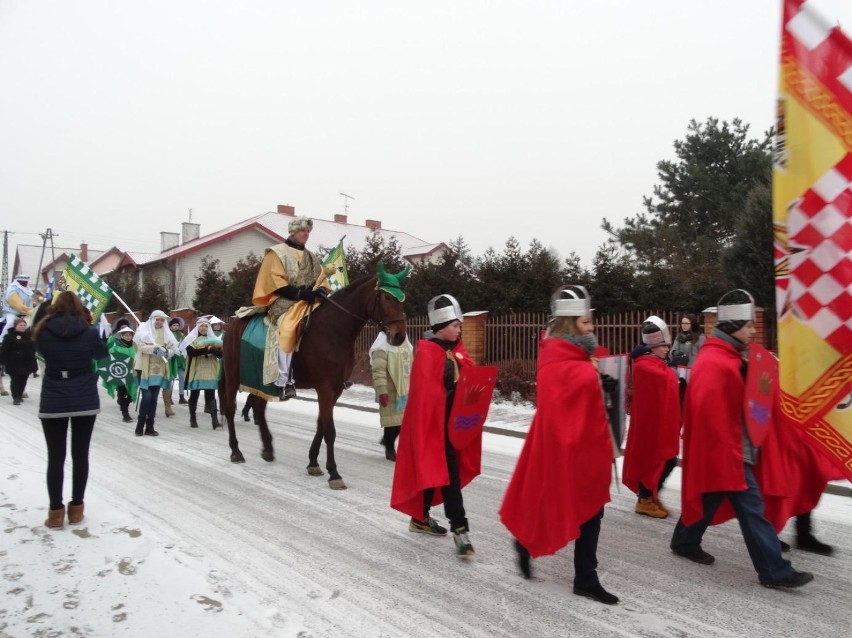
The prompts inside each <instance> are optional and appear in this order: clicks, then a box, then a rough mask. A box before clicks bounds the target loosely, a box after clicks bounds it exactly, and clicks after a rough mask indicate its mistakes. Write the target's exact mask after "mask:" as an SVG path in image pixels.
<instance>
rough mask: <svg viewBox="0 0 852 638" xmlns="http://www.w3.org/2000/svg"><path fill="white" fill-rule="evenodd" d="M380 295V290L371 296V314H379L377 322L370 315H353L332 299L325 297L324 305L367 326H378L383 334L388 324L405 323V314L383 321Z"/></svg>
mask: <svg viewBox="0 0 852 638" xmlns="http://www.w3.org/2000/svg"><path fill="white" fill-rule="evenodd" d="M381 294H382V291H381V290H376V294H375V295H374V296H373V312H372V313H371V314H377V311H378V314H379V317H380V318H379V320H378V321H376V320H375V319H373V317H372V316H370V315H368V316H367V317H361V316H359V315H357V314H355V313H354V312H352V311H351V310H349V308H344V307H343V306H341V305H340V304H339V303H337V301H335V300H334V298H333V297H326V298H325V302H324V303H330V304H331V305H333V306H335V307H336V308H339V309H340V310H342V311H343V312H345V313H346V314H347V315H349V316H350V317H354V318H355V319H357V320H358V321H363V322H364V323H365V324H366V323H368V324H371V325H374V326H378V328H379V330H381V331H383V332H385V331H387V329H388V326H389V325H390V324H392V323H400V322H403V321H405V320H406V316H405V313H403V314H402V317H398V318H395V319H385V318H384V317H382V316H381V308H379V295H381Z"/></svg>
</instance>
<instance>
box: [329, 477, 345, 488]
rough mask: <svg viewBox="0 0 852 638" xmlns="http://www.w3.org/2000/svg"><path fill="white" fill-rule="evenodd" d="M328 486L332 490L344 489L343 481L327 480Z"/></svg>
mask: <svg viewBox="0 0 852 638" xmlns="http://www.w3.org/2000/svg"><path fill="white" fill-rule="evenodd" d="M328 486H329V487H330V488H331V489H333V490H345V489H346V483H344V482H343V479H329V481H328Z"/></svg>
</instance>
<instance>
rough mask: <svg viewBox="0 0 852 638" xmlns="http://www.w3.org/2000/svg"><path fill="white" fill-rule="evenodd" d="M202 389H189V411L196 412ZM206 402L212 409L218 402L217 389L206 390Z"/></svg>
mask: <svg viewBox="0 0 852 638" xmlns="http://www.w3.org/2000/svg"><path fill="white" fill-rule="evenodd" d="M201 392H202V391H201V390H190V391H189V413H190V414H195V410H196V408H197V407H198V396H199V395H200V394H201ZM204 403H205V404H206V405H210V406H211V407H210V409H211V410H212V409H213V407H212V406H214V405H215V404H216V390H204Z"/></svg>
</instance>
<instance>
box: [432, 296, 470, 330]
mask: <svg viewBox="0 0 852 638" xmlns="http://www.w3.org/2000/svg"><path fill="white" fill-rule="evenodd" d="M438 299H447V300H449V302H450V305H449V306H444V307H442V308H436V307H435V302H436V301H438ZM427 312H428V317H429V325H430V326H437V325H438V324H439V323H444V322H446V321H456V320H458V321H464V316H463V315H462V311H461V307H460V306H459V302H458V301H456V298H455V297H453V296H452V295H438V296H437V297H432V298H431V299H430V300H429V305H428V306H427Z"/></svg>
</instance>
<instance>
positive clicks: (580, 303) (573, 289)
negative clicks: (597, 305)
mask: <svg viewBox="0 0 852 638" xmlns="http://www.w3.org/2000/svg"><path fill="white" fill-rule="evenodd" d="M591 306H592V298H591V296H590V295H589V291H588V290H586V288H585V286H573V285H571V286H562V287H561V288H560V289H559V290H557V291H556V292H555V293H553V296H552V297H551V298H550V314H552V315H553V316H554V317H587V316H589V315H590V314H592V310H593V308H592V307H591Z"/></svg>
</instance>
